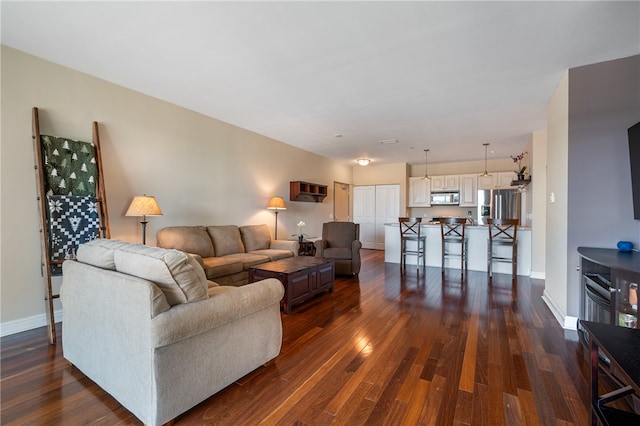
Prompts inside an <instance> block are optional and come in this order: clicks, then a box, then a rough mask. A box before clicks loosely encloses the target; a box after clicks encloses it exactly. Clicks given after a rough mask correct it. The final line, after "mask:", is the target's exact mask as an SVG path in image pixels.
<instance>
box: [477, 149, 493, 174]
mask: <svg viewBox="0 0 640 426" xmlns="http://www.w3.org/2000/svg"><path fill="white" fill-rule="evenodd" d="M482 145H483V146H484V173H483V174H481V175H480V176H491V175H490V174H489V173H488V172H487V147H489V143H488V142H487V143H483V144H482Z"/></svg>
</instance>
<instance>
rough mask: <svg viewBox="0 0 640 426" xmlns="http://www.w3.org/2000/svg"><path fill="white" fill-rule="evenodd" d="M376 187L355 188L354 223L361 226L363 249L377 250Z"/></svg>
mask: <svg viewBox="0 0 640 426" xmlns="http://www.w3.org/2000/svg"><path fill="white" fill-rule="evenodd" d="M375 200H376V192H375V186H355V187H353V221H354V222H355V223H359V224H360V241H361V242H362V248H367V249H373V248H375V245H376V243H375V211H376V204H375Z"/></svg>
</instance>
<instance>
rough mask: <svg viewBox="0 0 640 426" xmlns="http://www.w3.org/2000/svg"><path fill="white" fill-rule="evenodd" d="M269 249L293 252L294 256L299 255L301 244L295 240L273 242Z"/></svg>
mask: <svg viewBox="0 0 640 426" xmlns="http://www.w3.org/2000/svg"><path fill="white" fill-rule="evenodd" d="M269 248H271V249H276V250H289V251H291V252H293V255H294V256H297V255H298V251H299V250H300V243H298V242H297V241H295V240H271V244H270V245H269Z"/></svg>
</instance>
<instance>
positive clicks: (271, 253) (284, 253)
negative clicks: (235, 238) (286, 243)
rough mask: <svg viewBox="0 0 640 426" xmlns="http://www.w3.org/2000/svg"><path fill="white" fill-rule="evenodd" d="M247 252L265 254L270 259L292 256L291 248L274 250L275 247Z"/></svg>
mask: <svg viewBox="0 0 640 426" xmlns="http://www.w3.org/2000/svg"><path fill="white" fill-rule="evenodd" d="M248 254H258V255H261V256H267V257H268V258H269V260H271V261H274V260H280V259H286V258H288V257H293V253H292V252H291V250H276V249H267V250H253V251H251V252H249V253H248Z"/></svg>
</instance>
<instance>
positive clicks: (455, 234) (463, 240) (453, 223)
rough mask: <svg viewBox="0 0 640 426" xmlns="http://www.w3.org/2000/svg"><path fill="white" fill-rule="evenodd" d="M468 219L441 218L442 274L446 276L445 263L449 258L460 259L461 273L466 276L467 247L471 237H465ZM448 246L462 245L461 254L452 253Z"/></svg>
mask: <svg viewBox="0 0 640 426" xmlns="http://www.w3.org/2000/svg"><path fill="white" fill-rule="evenodd" d="M466 225H467V218H462V217H441V218H440V235H441V236H442V273H443V274H444V265H445V263H444V261H445V258H447V257H459V258H460V271H461V273H462V275H464V271H466V270H467V245H468V243H469V237H467V236H466V235H465V230H466ZM448 244H460V252H452V251H451V250H450V248H449V247H448Z"/></svg>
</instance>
